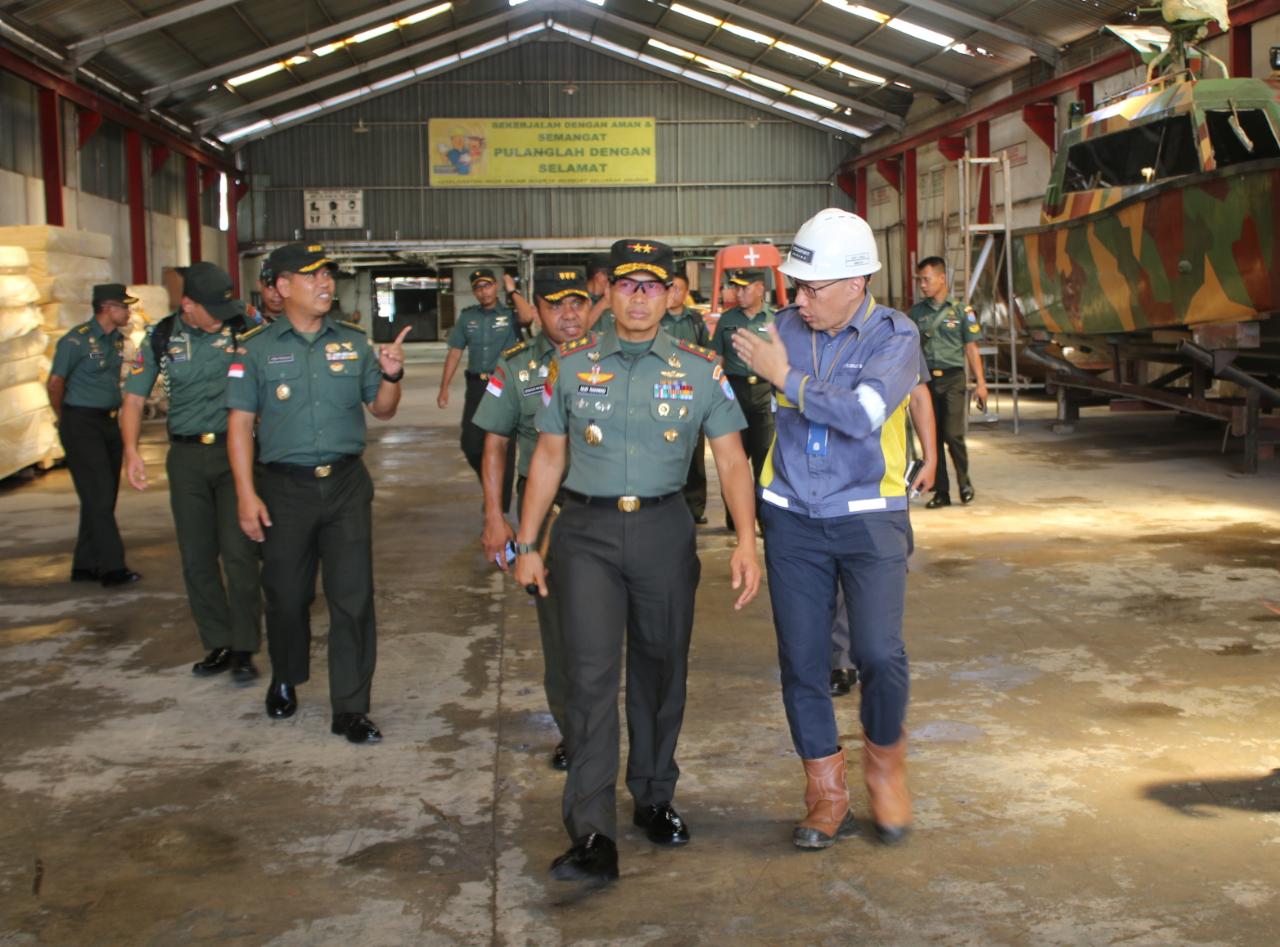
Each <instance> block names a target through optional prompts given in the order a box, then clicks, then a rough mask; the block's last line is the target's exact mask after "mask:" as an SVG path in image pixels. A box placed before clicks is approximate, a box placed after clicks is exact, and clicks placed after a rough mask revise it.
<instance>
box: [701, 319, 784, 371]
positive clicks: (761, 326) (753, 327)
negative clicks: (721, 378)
mask: <svg viewBox="0 0 1280 947" xmlns="http://www.w3.org/2000/svg"><path fill="white" fill-rule="evenodd" d="M771 322H773V310H772V309H770V308H769V306H768V305H764V306H761V307H760V311H759V312H757V313H756V314H755V315H754V316H748V315H747V314H746V313H745V312H743V311H742V307H741V306H734V307H733V308H732V309H730V310H729V311H728V312H726V313H725V314H724V315H723V316H721V317H720V321H719V322H718V323H716V334H715V335H714V336H712V338H711V349H712V351H714V352H715V353H716V354H717V355H719V356H721V357H722V358H723V359H724V370H725V371H726V372H728V373H729V374H730V375H750V374H751V369H749V368H747V363H746V362H744V361H743V360H742V359H740V358H738V352H737V350H736V349H735V348H734V347H733V334H734V333H735V332H737V331H738V330H739V329H746V330H748V331H750V332H758V333H760V334H761V335H764V334H765V332H766V326H768V325H769V323H771Z"/></svg>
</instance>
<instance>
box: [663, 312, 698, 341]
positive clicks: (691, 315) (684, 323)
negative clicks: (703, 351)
mask: <svg viewBox="0 0 1280 947" xmlns="http://www.w3.org/2000/svg"><path fill="white" fill-rule="evenodd" d="M662 328H663V329H664V330H665V331H666V333H667V335H669V336H671V338H673V339H679V340H680V341H682V342H688V343H689V344H690V345H706V344H707V324H706V323H705V322H703V321H702V314H701V313H700V312H698V310H696V309H690V308H689V307H688V306H685V307H684V309H683V310H681V312H680V315H678V316H673V315H671V313H669V312H666V313H663V314H662Z"/></svg>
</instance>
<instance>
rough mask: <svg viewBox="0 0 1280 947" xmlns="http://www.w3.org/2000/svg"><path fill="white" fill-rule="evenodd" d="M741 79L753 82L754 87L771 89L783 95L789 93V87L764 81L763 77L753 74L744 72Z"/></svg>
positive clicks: (770, 80)
mask: <svg viewBox="0 0 1280 947" xmlns="http://www.w3.org/2000/svg"><path fill="white" fill-rule="evenodd" d="M742 78H744V79H746V80H747V81H748V82H754V83H755V84H756V85H760V86H764V87H765V88H766V89H772V90H773V91H775V92H781V93H782V94H783V95H785V94H786V93H788V92H790V91H791V86H787V85H783V84H782V83H781V82H774V81H773V80H772V79H766V78H765V77H764V76H757V75H756V74H755V73H754V72H744V73H743V74H742Z"/></svg>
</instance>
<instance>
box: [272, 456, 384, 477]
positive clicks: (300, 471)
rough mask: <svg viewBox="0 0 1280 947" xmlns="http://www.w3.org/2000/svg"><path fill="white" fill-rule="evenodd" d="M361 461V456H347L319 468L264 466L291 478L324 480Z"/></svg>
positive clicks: (306, 466) (283, 465)
mask: <svg viewBox="0 0 1280 947" xmlns="http://www.w3.org/2000/svg"><path fill="white" fill-rule="evenodd" d="M359 459H360V455H359V454H347V456H345V457H339V458H338V459H337V460H335V461H331V462H330V463H327V464H320V465H319V466H318V467H311V466H309V465H307V464H263V465H262V466H264V467H266V468H267V469H268V470H270V471H271V472H272V473H282V474H288V475H289V476H291V477H298V478H300V479H302V480H323V479H324V478H325V477H328V476H331V475H333V474H334V473H337V472H338V471H339V470H341V469H342V468H343V467H346V466H347V465H348V464H351V463H354V462H355V461H357V460H359Z"/></svg>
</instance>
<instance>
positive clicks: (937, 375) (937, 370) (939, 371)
mask: <svg viewBox="0 0 1280 947" xmlns="http://www.w3.org/2000/svg"><path fill="white" fill-rule="evenodd" d="M943 374H944V373H943V371H942V369H940V368H935V369H934V370H933V377H934V378H941V377H942V376H943Z"/></svg>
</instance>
